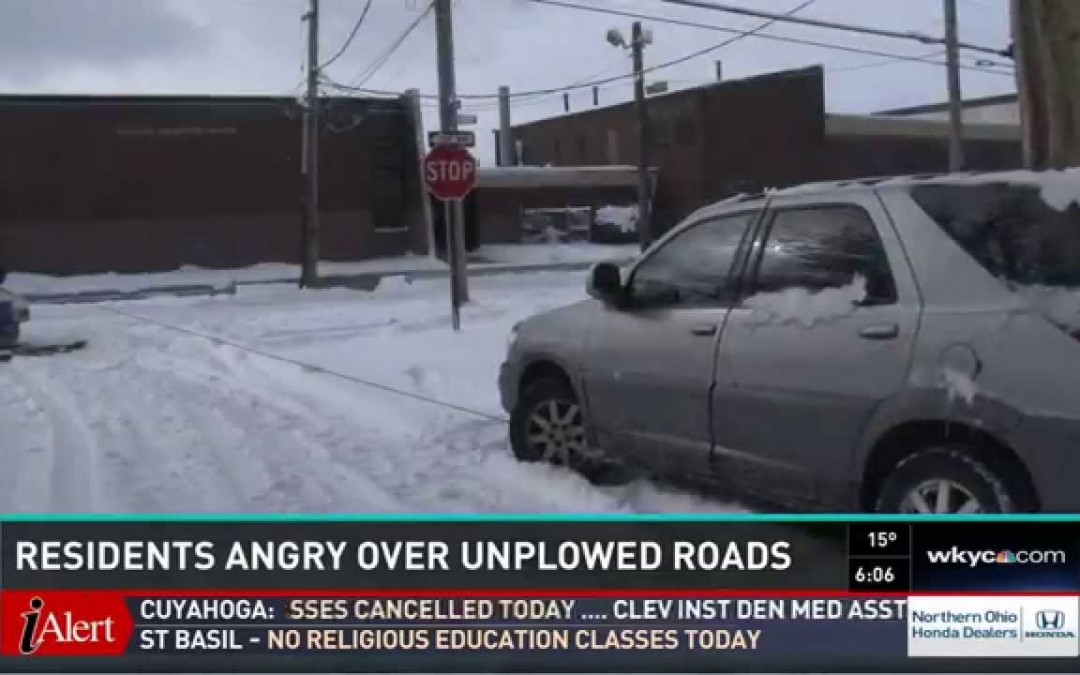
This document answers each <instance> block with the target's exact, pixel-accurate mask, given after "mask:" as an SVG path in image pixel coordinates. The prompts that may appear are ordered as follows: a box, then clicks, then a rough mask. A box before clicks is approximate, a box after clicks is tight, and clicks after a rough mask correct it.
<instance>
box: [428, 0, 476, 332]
mask: <svg viewBox="0 0 1080 675" xmlns="http://www.w3.org/2000/svg"><path fill="white" fill-rule="evenodd" d="M435 34H436V42H437V45H436V50H437V52H438V59H439V126H440V127H441V129H440V131H442V133H444V134H452V133H456V132H457V130H458V123H457V115H458V100H457V82H456V81H455V79H454V15H453V0H435ZM444 213H445V218H444V222H445V225H446V227H445V229H446V254H447V258H448V259H449V262H450V285H451V292H452V293H453V305H454V307H455V308H457V307H459V306H460V305H461V304H463V303H466V302H468V301H469V289H468V278H467V276H466V274H465V255H466V253H465V227H464V220H465V217H464V216H465V213H464V209H463V208H462V203H461V202H460V201H457V202H446V207H445V211H444ZM454 317H455V322H456V317H457V312H456V311H455V312H454ZM457 329H458V326H457V325H455V326H454V330H457Z"/></svg>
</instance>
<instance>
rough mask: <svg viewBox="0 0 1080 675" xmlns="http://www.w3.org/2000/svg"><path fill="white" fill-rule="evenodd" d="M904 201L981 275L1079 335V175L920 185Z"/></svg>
mask: <svg viewBox="0 0 1080 675" xmlns="http://www.w3.org/2000/svg"><path fill="white" fill-rule="evenodd" d="M911 195H912V197H913V198H914V199H915V201H916V202H917V203H918V204H919V206H920V207H921V208H922V209H923V210H924V211H925V212H926V213H927V214H928V215H930V217H932V218H933V219H934V221H935V222H937V223H938V225H940V226H941V227H942V229H944V230H945V231H946V232H947V233H948V234H949V236H950V237H952V238H953V239H954V240H955V241H956V242H957V243H958V244H960V246H962V247H963V248H964V250H965V251H967V253H968V254H969V255H971V256H972V257H973V258H974V259H975V260H977V261H978V262H979V264H980V265H982V266H983V267H984V268H985V269H986V270H987V271H989V272H990V273H991V274H993V275H994V276H995V277H997V278H998V279H1000V280H1001V281H1003V282H1005V283H1006V284H1007V285H1008V286H1009V287H1010V288H1011V289H1012V290H1014V291H1016V292H1017V293H1019V294H1021V295H1023V296H1025V297H1027V298H1028V299H1029V300H1031V301H1032V302H1034V303H1035V304H1036V305H1037V306H1038V307H1039V308H1040V309H1042V310H1043V311H1044V312H1045V313H1046V314H1047V316H1048V317H1049V318H1050V319H1051V320H1052V321H1053V322H1054V323H1056V324H1058V325H1059V326H1062V327H1063V328H1066V329H1067V330H1069V331H1070V332H1072V333H1074V334H1077V332H1078V331H1080V173H1077V172H1073V171H1068V172H1054V173H1048V174H1045V175H1044V176H1042V177H1040V178H1039V179H1035V178H1034V177H1033V178H1031V179H1030V180H1028V181H1017V182H1012V181H1001V182H992V183H969V184H964V183H957V184H938V185H923V186H918V187H915V188H913V189H912V190H911Z"/></svg>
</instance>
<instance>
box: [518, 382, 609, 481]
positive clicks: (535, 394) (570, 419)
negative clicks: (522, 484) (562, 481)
mask: <svg viewBox="0 0 1080 675" xmlns="http://www.w3.org/2000/svg"><path fill="white" fill-rule="evenodd" d="M510 443H511V445H512V446H513V450H514V456H515V457H517V459H518V461H522V462H546V463H549V464H554V465H556V466H564V467H567V468H569V469H572V470H573V471H576V472H577V473H579V474H581V475H582V476H584V477H585V478H587V479H589V480H590V481H592V482H594V483H612V482H623V481H624V479H623V478H622V477H621V476H620V473H621V472H620V471H619V467H618V465H616V464H614V463H612V462H611V461H610V460H608V459H607V458H606V457H605V456H604V455H603V453H602V452H600V451H599V450H598V449H596V448H593V447H591V446H590V444H589V439H588V433H587V430H586V425H585V413H584V411H583V410H582V409H581V405H580V404H579V403H578V400H577V396H575V395H574V392H573V390H572V389H571V388H570V387H569V386H568V385H567V384H565V383H564V382H561V381H559V380H557V379H548V378H545V379H541V380H537V381H536V382H534V383H532V384H530V385H529V386H528V387H526V388H525V391H524V392H522V395H521V398H520V399H519V400H518V403H517V405H516V406H515V407H514V410H513V412H512V413H511V415H510Z"/></svg>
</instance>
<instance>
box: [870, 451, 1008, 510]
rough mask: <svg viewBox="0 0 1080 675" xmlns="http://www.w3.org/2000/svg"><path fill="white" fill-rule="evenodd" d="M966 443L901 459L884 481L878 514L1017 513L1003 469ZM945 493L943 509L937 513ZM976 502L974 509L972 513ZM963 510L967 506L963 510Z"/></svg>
mask: <svg viewBox="0 0 1080 675" xmlns="http://www.w3.org/2000/svg"><path fill="white" fill-rule="evenodd" d="M977 453H978V451H977V450H975V449H974V448H971V447H969V446H966V445H947V446H936V447H932V448H927V449H925V450H920V451H918V452H915V453H913V454H912V455H909V456H908V457H907V458H906V459H904V460H903V461H901V462H900V463H899V464H897V465H896V467H895V468H894V469H893V470H892V472H891V473H890V474H889V475H888V477H887V478H886V479H885V482H884V484H883V485H882V488H881V491H880V493H879V495H878V499H877V503H876V504H875V508H874V510H875V511H876V512H878V513H1016V512H1017V511H1019V510H1021V509H1020V508H1019V504H1020V501H1019V499H1018V498H1017V495H1016V494H1015V492H1014V490H1012V489H1011V488H1010V486H1009V483H1008V481H1007V480H1006V479H1005V478H1004V477H1002V475H1001V471H1000V470H999V469H998V468H997V467H996V466H994V465H993V464H990V463H988V462H986V461H985V460H983V459H982V458H980V457H979V456H978V454H977ZM943 493H944V494H946V495H947V496H946V497H945V503H946V508H947V510H944V511H942V510H938V504H939V502H938V501H937V500H938V498H939V496H940V495H942V494H943ZM972 500H974V501H975V503H976V504H977V506H978V510H970V509H971V508H973V507H972V506H971V501H972ZM965 506H967V508H966V509H965Z"/></svg>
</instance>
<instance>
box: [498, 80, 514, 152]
mask: <svg viewBox="0 0 1080 675" xmlns="http://www.w3.org/2000/svg"><path fill="white" fill-rule="evenodd" d="M512 133H513V132H512V131H511V130H510V87H499V166H513V165H514V141H513V140H512V139H511V135H512Z"/></svg>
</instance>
